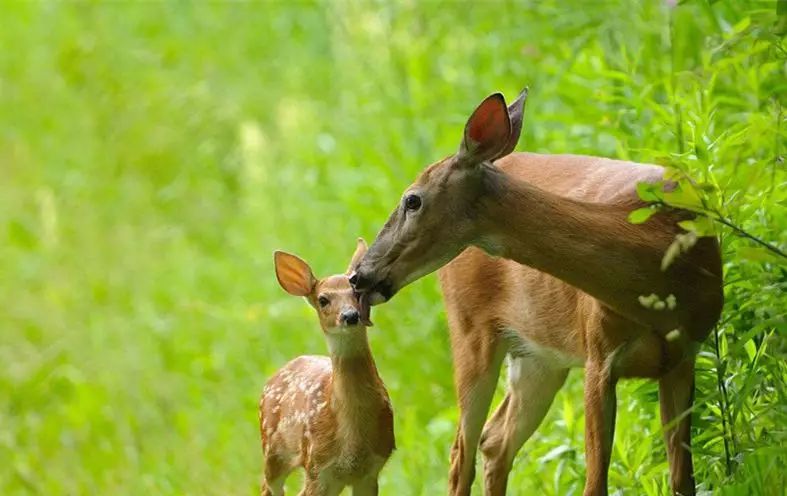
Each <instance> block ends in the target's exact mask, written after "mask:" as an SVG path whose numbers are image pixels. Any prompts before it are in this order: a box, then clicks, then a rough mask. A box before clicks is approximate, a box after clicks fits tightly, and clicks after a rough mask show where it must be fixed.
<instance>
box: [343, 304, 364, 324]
mask: <svg viewBox="0 0 787 496" xmlns="http://www.w3.org/2000/svg"><path fill="white" fill-rule="evenodd" d="M339 318H340V319H341V321H342V322H343V323H345V324H347V325H355V324H357V323H358V321H359V320H360V319H361V315H360V314H359V313H358V310H356V309H354V308H353V309H352V310H344V311H343V312H342V314H341V315H340V317H339Z"/></svg>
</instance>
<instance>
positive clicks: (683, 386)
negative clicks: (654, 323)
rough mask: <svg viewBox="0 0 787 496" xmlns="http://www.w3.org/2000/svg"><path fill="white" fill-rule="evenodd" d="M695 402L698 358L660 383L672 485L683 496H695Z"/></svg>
mask: <svg viewBox="0 0 787 496" xmlns="http://www.w3.org/2000/svg"><path fill="white" fill-rule="evenodd" d="M693 402H694V355H692V356H691V357H687V358H685V359H684V360H683V361H682V362H681V363H680V364H678V365H677V366H676V367H675V368H673V369H672V370H670V371H669V372H668V373H667V374H665V375H664V376H663V377H662V378H661V379H660V380H659V403H660V407H661V423H662V425H663V426H664V441H665V442H666V444H667V459H668V460H669V471H670V485H671V487H672V492H673V493H674V494H677V495H680V496H694V493H695V487H694V466H693V464H692V460H691V407H692V404H693Z"/></svg>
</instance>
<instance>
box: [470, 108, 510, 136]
mask: <svg viewBox="0 0 787 496" xmlns="http://www.w3.org/2000/svg"><path fill="white" fill-rule="evenodd" d="M506 112H507V110H506V107H505V105H502V104H501V102H500V101H499V100H498V99H497V98H487V99H486V100H484V102H483V103H482V104H481V106H480V107H478V108H477V109H476V111H475V112H474V113H473V117H472V119H471V120H470V125H469V126H468V129H467V134H468V135H469V137H470V139H472V140H473V141H475V142H476V143H478V144H480V145H481V146H483V147H487V146H491V145H494V143H495V142H497V141H498V140H500V139H505V138H507V133H508V131H509V130H508V129H507V128H506V118H507V117H508V116H507V115H506Z"/></svg>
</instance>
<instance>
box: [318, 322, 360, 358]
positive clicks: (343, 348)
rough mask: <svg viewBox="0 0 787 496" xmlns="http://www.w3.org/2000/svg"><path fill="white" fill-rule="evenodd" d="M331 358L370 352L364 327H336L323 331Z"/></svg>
mask: <svg viewBox="0 0 787 496" xmlns="http://www.w3.org/2000/svg"><path fill="white" fill-rule="evenodd" d="M325 340H326V341H327V342H328V351H329V352H330V355H331V358H332V359H333V358H334V357H336V358H345V357H354V356H360V355H364V354H370V351H369V340H368V338H367V335H366V328H365V327H361V326H358V327H352V328H349V327H348V328H336V329H333V330H331V331H328V332H326V333H325Z"/></svg>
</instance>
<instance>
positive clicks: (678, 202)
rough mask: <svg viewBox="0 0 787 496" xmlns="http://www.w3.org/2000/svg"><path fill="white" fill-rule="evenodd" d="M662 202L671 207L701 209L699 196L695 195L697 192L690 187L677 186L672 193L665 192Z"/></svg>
mask: <svg viewBox="0 0 787 496" xmlns="http://www.w3.org/2000/svg"><path fill="white" fill-rule="evenodd" d="M664 201H665V202H666V203H667V204H668V205H672V206H673V207H679V208H688V209H701V208H702V200H701V199H700V197H699V195H697V192H696V191H695V190H694V189H693V188H691V187H690V186H689V187H683V186H678V188H676V189H675V190H673V191H667V192H666V193H664Z"/></svg>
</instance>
